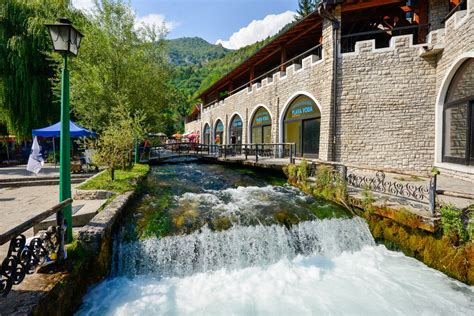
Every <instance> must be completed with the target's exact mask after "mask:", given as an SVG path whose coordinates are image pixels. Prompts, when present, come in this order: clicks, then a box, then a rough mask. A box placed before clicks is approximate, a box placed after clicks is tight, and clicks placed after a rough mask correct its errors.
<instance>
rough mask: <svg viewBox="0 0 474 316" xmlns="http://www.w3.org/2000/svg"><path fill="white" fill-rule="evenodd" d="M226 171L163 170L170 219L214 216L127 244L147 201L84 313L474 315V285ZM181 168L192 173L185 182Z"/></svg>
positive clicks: (318, 205) (356, 224) (301, 199)
mask: <svg viewBox="0 0 474 316" xmlns="http://www.w3.org/2000/svg"><path fill="white" fill-rule="evenodd" d="M221 168H223V167H219V168H215V167H209V166H199V165H197V164H192V165H190V166H185V167H183V169H179V165H178V166H172V167H169V166H168V167H167V166H165V167H160V168H157V169H155V170H154V173H153V174H152V175H151V177H152V178H153V179H155V180H156V179H159V178H160V177H162V176H163V174H166V177H165V178H166V179H165V180H163V181H164V183H168V184H172V185H173V187H174V188H175V189H174V191H173V192H172V193H173V194H171V197H170V201H172V203H168V204H166V212H165V213H166V214H168V215H169V216H174V215H175V212H178V213H179V211H180V210H181V209H182V208H184V209H186V212H191V211H192V212H195V213H196V214H198V215H197V216H198V218H199V217H200V216H202V217H204V218H205V219H206V220H203V221H199V225H197V226H196V227H195V228H196V229H194V230H192V232H190V233H188V234H182V232H181V231H174V232H172V233H170V234H168V235H166V236H154V235H151V236H147V237H145V238H143V237H141V238H138V237H135V238H130V236H131V235H130V231H132V232H134V231H135V230H134V225H135V223H134V222H133V219H134V218H135V217H137V214H138V212H139V210H140V209H141V208H142V207H143V205H145V206H146V208H147V209H149V208H150V205H151V206H153V207H159V206H158V204H157V202H156V200H154V199H153V198H150V197H148V198H144V199H143V201H142V202H141V203H142V204H139V205H138V206H137V210H136V212H132V214H131V216H130V218H129V219H128V220H129V221H130V223H129V225H125V226H124V229H122V230H121V231H120V232H119V233H118V234H117V236H116V238H115V241H114V246H113V262H112V272H111V275H110V277H109V278H107V279H106V280H104V281H102V282H100V283H98V284H97V285H95V286H93V287H92V288H91V289H90V290H89V292H88V294H87V295H86V296H85V297H84V303H83V305H82V307H81V309H80V310H79V311H78V313H77V314H78V315H140V316H144V315H316V314H324V315H348V314H349V315H368V314H370V315H394V314H396V315H468V314H471V313H472V311H473V310H474V287H469V286H466V285H464V284H462V283H460V282H458V281H456V280H453V279H450V278H449V277H447V276H445V275H444V274H442V273H440V272H438V271H436V270H433V269H430V268H428V267H426V266H425V265H424V264H422V263H421V262H419V261H417V260H415V259H412V258H409V257H406V256H404V255H403V254H402V253H399V252H394V251H389V250H387V249H386V248H385V247H384V246H382V245H376V243H375V242H374V240H373V238H372V236H371V234H370V231H369V229H368V227H367V224H366V223H365V222H364V221H363V220H362V219H360V218H357V217H354V218H351V217H350V216H347V215H345V216H342V215H341V213H339V212H329V213H328V212H326V211H324V212H323V213H324V214H325V215H324V216H320V215H321V214H320V212H321V209H323V210H325V209H326V208H328V206H331V205H330V204H324V202H322V201H315V200H314V199H312V198H311V197H308V196H306V195H305V194H303V193H302V192H301V191H299V190H297V189H294V188H290V187H287V186H281V184H280V185H277V184H273V185H272V184H271V182H270V181H269V180H268V178H258V176H256V175H242V173H241V172H240V171H236V170H227V169H221ZM183 170H186V172H188V173H190V174H188V176H186V177H184V176H182V175H181V174H180V173H181V172H183ZM223 170H224V171H225V172H224V173H222V171H223ZM206 172H207V173H208V174H207V175H208V176H206ZM219 172H220V173H219ZM196 175H199V176H196ZM243 180H248V184H249V185H248V186H244V185H243V183H242V181H243ZM236 182H238V184H237V185H236ZM196 183H197V184H196ZM197 186H200V187H197ZM165 187H166V188H167V190H168V189H169V187H167V186H165ZM162 189H163V187H161V189H159V190H150V191H149V192H147V193H146V194H147V195H151V196H154V195H156V194H161V193H162V192H164V191H163V190H162ZM143 203H144V204H143ZM275 209H276V211H277V212H280V211H281V210H283V209H285V210H286V209H291V210H294V212H295V213H296V214H299V218H300V219H301V218H303V217H306V220H303V221H301V222H299V223H295V224H292V225H278V224H277V223H275V222H272V221H267V220H266V219H268V218H273V215H274V212H273V213H272V211H275ZM305 210H306V212H305ZM310 210H312V211H310ZM156 211H157V212H164V211H165V210H162V209H157V210H156ZM262 213H263V214H266V215H264V216H262V215H261V214H262ZM179 214H181V213H179ZM305 214H306V215H305ZM310 214H313V215H314V216H312V217H311V216H309V215H310ZM328 214H329V215H332V216H329V217H328V216H327V215H328ZM303 215H304V216H303ZM222 216H227V217H231V218H234V219H235V220H233V221H232V225H231V226H230V227H228V228H227V229H224V230H215V229H213V227H212V225H210V223H212V221H213V218H215V217H222ZM138 217H139V216H138ZM249 218H251V219H254V220H248V219H249ZM260 221H262V222H261V223H260ZM196 223H197V222H196ZM206 223H207V224H206ZM127 227H128V228H127ZM130 228H132V229H130ZM132 235H133V234H132Z"/></svg>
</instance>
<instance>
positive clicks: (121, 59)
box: [58, 0, 174, 133]
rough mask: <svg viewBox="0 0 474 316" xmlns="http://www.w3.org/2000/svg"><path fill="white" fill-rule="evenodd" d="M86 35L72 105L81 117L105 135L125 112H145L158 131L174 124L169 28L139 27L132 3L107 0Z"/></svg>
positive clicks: (75, 64)
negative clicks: (170, 112)
mask: <svg viewBox="0 0 474 316" xmlns="http://www.w3.org/2000/svg"><path fill="white" fill-rule="evenodd" d="M81 31H83V33H84V34H85V37H84V39H83V42H82V44H81V49H80V51H79V56H78V58H75V59H73V60H72V62H71V105H72V109H73V113H74V115H75V116H76V117H77V119H78V120H79V121H80V122H81V123H83V124H84V125H86V126H88V127H90V128H92V129H94V130H96V131H97V132H99V133H100V132H102V131H105V130H108V129H109V128H110V126H111V124H112V123H115V117H114V115H113V114H114V113H115V112H118V111H121V110H126V111H127V112H128V113H130V115H132V116H134V115H136V114H137V113H138V112H142V113H145V115H146V119H145V121H144V122H143V124H145V125H146V126H148V127H150V129H153V130H154V131H161V130H162V129H164V128H165V126H166V125H167V124H173V123H174V122H171V123H170V122H169V121H170V118H169V117H168V116H167V115H166V113H167V110H168V108H169V107H170V104H171V107H173V103H171V102H172V100H171V98H170V95H169V86H168V84H167V83H168V78H169V74H170V67H169V64H168V62H167V60H166V58H165V50H164V44H163V39H164V36H165V34H166V30H165V29H164V27H162V26H146V25H145V26H142V27H140V28H137V27H136V17H135V14H134V13H133V11H132V9H131V8H130V6H129V4H128V3H126V2H125V1H123V0H115V1H112V0H101V1H96V9H95V10H94V13H93V14H92V15H90V16H88V20H87V21H86V22H85V23H84V25H83V26H82V28H81ZM58 92H59V91H58ZM123 107H125V109H123Z"/></svg>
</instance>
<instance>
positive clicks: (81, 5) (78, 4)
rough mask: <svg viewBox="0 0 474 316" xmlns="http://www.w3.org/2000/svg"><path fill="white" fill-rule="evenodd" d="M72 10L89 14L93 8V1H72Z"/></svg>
mask: <svg viewBox="0 0 474 316" xmlns="http://www.w3.org/2000/svg"><path fill="white" fill-rule="evenodd" d="M72 5H73V6H74V8H76V9H79V10H82V11H84V12H89V11H91V10H92V9H93V8H94V6H95V5H94V0H72Z"/></svg>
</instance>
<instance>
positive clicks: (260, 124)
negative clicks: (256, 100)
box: [250, 106, 272, 144]
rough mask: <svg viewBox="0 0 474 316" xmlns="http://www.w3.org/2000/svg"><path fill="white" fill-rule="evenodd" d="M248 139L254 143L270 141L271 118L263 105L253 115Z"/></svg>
mask: <svg viewBox="0 0 474 316" xmlns="http://www.w3.org/2000/svg"><path fill="white" fill-rule="evenodd" d="M250 139H251V142H252V143H254V144H262V143H266V144H268V143H271V142H272V118H271V116H270V113H268V111H267V110H266V109H265V108H264V107H263V106H262V107H260V108H259V109H258V110H257V112H255V114H254V116H253V120H252V134H251V135H250Z"/></svg>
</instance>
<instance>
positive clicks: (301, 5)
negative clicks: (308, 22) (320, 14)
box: [295, 0, 321, 20]
mask: <svg viewBox="0 0 474 316" xmlns="http://www.w3.org/2000/svg"><path fill="white" fill-rule="evenodd" d="M319 2H321V1H320V0H298V10H296V13H297V15H296V16H295V18H296V19H297V20H301V19H303V18H304V17H305V16H307V15H308V14H310V13H312V12H313V11H314V10H316V8H317V7H318V4H319Z"/></svg>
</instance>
